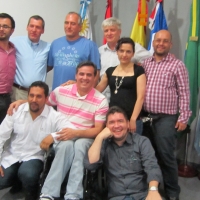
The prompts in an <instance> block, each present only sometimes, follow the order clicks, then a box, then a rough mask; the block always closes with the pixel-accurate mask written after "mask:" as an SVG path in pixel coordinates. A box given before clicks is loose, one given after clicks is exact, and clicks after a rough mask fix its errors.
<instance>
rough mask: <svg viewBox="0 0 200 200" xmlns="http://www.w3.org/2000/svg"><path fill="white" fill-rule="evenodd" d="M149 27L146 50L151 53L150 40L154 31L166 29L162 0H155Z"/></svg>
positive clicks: (151, 40)
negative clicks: (148, 39) (149, 32)
mask: <svg viewBox="0 0 200 200" xmlns="http://www.w3.org/2000/svg"><path fill="white" fill-rule="evenodd" d="M149 28H150V30H151V34H150V41H149V45H148V50H149V51H150V52H151V53H152V54H153V52H154V50H153V47H152V42H153V39H154V35H155V33H157V32H158V31H159V30H162V29H165V30H168V28H167V22H166V18H165V13H164V10H163V0H157V1H156V4H155V7H154V9H153V11H152V13H151V15H150V17H149Z"/></svg>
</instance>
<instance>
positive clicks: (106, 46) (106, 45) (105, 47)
mask: <svg viewBox="0 0 200 200" xmlns="http://www.w3.org/2000/svg"><path fill="white" fill-rule="evenodd" d="M104 50H109V51H114V52H116V49H114V50H112V49H110V47H109V46H108V43H106V44H105V46H104Z"/></svg>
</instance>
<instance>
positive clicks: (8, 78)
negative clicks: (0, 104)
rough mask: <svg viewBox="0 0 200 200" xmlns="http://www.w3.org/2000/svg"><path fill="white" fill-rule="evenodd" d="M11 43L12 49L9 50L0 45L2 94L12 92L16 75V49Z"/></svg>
mask: <svg viewBox="0 0 200 200" xmlns="http://www.w3.org/2000/svg"><path fill="white" fill-rule="evenodd" d="M9 45H10V49H9V50H8V51H7V52H6V51H5V50H4V49H2V48H1V47H0V94H4V93H9V92H11V90H12V85H13V81H14V77H15V70H16V62H15V54H16V50H15V48H14V45H13V44H12V43H11V42H9Z"/></svg>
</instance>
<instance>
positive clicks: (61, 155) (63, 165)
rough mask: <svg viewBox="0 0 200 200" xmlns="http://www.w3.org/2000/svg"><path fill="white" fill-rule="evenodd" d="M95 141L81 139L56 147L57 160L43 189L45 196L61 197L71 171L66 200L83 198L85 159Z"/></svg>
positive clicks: (65, 142)
mask: <svg viewBox="0 0 200 200" xmlns="http://www.w3.org/2000/svg"><path fill="white" fill-rule="evenodd" d="M93 141H94V140H93V139H89V138H79V139H77V140H66V141H61V142H60V143H59V144H55V145H54V148H55V158H54V160H53V163H52V165H51V169H50V171H49V173H48V176H47V178H46V180H45V182H44V185H43V187H42V193H43V194H48V195H50V196H52V197H59V196H60V188H61V184H62V182H63V180H64V178H65V176H66V174H67V172H68V171H69V169H70V172H69V178H68V183H67V188H66V191H67V192H66V194H65V199H73V198H77V199H80V198H83V184H82V182H83V174H84V166H83V159H84V157H85V154H86V153H87V151H88V149H89V147H90V146H91V144H92V142H93ZM70 167H71V168H70Z"/></svg>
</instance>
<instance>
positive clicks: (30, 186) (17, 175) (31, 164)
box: [0, 159, 43, 195]
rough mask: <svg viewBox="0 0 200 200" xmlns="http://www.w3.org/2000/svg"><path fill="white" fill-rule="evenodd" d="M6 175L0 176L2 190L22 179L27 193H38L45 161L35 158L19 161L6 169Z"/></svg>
mask: <svg viewBox="0 0 200 200" xmlns="http://www.w3.org/2000/svg"><path fill="white" fill-rule="evenodd" d="M2 168H3V171H4V177H1V176H0V190H1V189H4V188H7V187H10V186H13V185H14V184H16V182H17V181H18V180H20V181H21V183H22V186H23V188H24V189H25V193H26V194H27V195H30V194H31V195H37V190H38V183H39V178H40V174H41V172H42V170H43V162H42V161H41V160H38V159H33V160H29V161H25V162H21V163H19V162H17V163H15V164H13V165H11V166H10V167H8V168H6V169H4V167H2Z"/></svg>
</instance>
